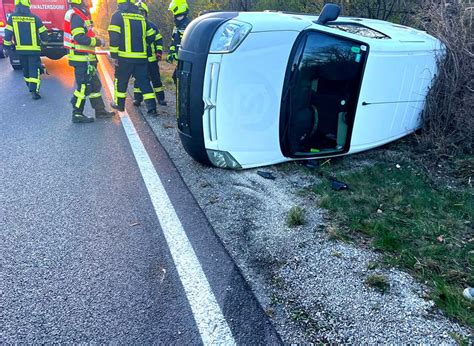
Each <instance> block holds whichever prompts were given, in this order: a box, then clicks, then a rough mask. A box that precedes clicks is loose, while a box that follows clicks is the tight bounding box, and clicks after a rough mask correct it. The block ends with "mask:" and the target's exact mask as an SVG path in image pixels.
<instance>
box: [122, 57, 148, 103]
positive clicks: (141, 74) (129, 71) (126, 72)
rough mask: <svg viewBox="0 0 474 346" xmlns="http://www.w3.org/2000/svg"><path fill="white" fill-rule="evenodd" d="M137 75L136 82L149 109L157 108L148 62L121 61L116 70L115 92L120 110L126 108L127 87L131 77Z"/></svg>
mask: <svg viewBox="0 0 474 346" xmlns="http://www.w3.org/2000/svg"><path fill="white" fill-rule="evenodd" d="M131 76H133V77H135V83H136V86H137V87H138V88H140V90H141V91H142V92H143V99H144V100H145V105H146V108H147V110H148V111H152V110H156V100H155V93H154V92H153V89H152V87H151V84H150V79H149V78H148V70H147V62H143V63H135V62H127V61H120V59H119V62H118V66H117V68H116V70H115V93H114V101H115V104H116V105H117V106H118V110H120V111H122V112H123V111H124V110H125V98H126V97H127V87H128V82H129V80H130V77H131Z"/></svg>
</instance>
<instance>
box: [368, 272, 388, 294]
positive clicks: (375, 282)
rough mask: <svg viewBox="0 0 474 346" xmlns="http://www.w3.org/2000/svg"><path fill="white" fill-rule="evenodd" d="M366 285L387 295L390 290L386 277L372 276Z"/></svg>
mask: <svg viewBox="0 0 474 346" xmlns="http://www.w3.org/2000/svg"><path fill="white" fill-rule="evenodd" d="M365 284H366V285H367V286H369V287H372V288H375V289H376V290H378V291H380V292H382V293H385V292H387V291H388V289H389V288H390V283H389V282H388V279H387V278H386V277H385V276H384V275H380V274H371V275H369V276H367V278H366V279H365Z"/></svg>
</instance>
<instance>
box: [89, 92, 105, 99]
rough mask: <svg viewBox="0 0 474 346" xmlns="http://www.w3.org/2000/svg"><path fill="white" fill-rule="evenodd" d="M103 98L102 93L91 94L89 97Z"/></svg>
mask: <svg viewBox="0 0 474 346" xmlns="http://www.w3.org/2000/svg"><path fill="white" fill-rule="evenodd" d="M101 96H102V94H101V93H91V94H90V95H89V98H91V99H95V98H98V97H101Z"/></svg>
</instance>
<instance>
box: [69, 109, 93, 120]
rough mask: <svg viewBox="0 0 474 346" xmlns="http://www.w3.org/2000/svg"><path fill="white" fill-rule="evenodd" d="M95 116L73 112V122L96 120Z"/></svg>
mask: <svg viewBox="0 0 474 346" xmlns="http://www.w3.org/2000/svg"><path fill="white" fill-rule="evenodd" d="M94 120H95V119H94V118H90V117H88V116H85V115H84V114H82V113H80V112H77V111H75V112H72V122H73V123H92V122H94Z"/></svg>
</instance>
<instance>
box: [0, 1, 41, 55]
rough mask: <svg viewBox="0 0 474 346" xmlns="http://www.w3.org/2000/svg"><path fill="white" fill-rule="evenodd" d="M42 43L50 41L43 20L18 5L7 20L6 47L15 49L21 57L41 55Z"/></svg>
mask: <svg viewBox="0 0 474 346" xmlns="http://www.w3.org/2000/svg"><path fill="white" fill-rule="evenodd" d="M41 41H44V42H46V41H48V30H47V29H46V27H45V26H44V25H43V22H42V21H41V19H40V18H39V17H38V16H36V15H34V14H33V13H31V11H30V9H29V8H28V7H26V6H23V5H17V6H16V7H15V11H14V12H13V13H12V15H11V16H10V18H8V20H7V26H6V27H5V39H4V43H3V44H4V46H5V47H6V48H7V49H9V48H13V47H15V50H16V52H17V53H18V54H21V55H40V53H41Z"/></svg>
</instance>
